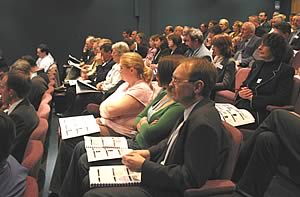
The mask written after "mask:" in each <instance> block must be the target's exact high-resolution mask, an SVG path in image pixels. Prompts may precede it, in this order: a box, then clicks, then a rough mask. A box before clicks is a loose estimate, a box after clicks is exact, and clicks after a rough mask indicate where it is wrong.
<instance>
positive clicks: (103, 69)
mask: <svg viewBox="0 0 300 197" xmlns="http://www.w3.org/2000/svg"><path fill="white" fill-rule="evenodd" d="M115 63H116V62H114V61H113V60H112V59H111V60H109V61H108V62H107V63H106V64H105V65H104V66H102V65H98V66H97V69H96V76H91V77H89V79H90V80H91V81H93V85H95V86H96V85H97V83H99V82H101V81H104V80H105V78H106V75H107V73H108V72H109V71H110V70H111V68H112V66H113V65H114V64H115Z"/></svg>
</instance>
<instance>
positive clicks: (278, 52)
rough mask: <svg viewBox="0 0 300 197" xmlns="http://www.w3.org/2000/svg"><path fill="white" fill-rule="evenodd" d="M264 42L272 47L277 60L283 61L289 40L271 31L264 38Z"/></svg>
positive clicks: (272, 52)
mask: <svg viewBox="0 0 300 197" xmlns="http://www.w3.org/2000/svg"><path fill="white" fill-rule="evenodd" d="M262 44H263V45H264V46H267V47H269V48H270V51H271V54H272V56H273V58H274V60H275V61H282V59H283V58H284V56H285V54H286V52H287V41H286V40H285V39H284V37H283V36H282V35H279V34H276V33H271V34H266V35H264V36H263V38H262Z"/></svg>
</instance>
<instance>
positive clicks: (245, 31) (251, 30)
mask: <svg viewBox="0 0 300 197" xmlns="http://www.w3.org/2000/svg"><path fill="white" fill-rule="evenodd" d="M241 33H242V36H241V37H242V39H244V40H245V39H249V38H251V37H252V36H253V35H254V34H255V25H254V24H253V23H251V22H245V23H244V24H243V26H242V29H241Z"/></svg>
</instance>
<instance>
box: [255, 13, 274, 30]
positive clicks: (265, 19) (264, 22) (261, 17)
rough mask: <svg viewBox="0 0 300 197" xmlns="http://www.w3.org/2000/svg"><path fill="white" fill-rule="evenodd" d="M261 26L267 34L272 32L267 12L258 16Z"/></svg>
mask: <svg viewBox="0 0 300 197" xmlns="http://www.w3.org/2000/svg"><path fill="white" fill-rule="evenodd" d="M258 20H259V23H260V24H259V26H261V27H262V28H263V29H264V31H265V32H269V31H270V30H271V24H270V23H269V21H268V15H267V13H266V12H265V11H262V12H260V13H259V14H258Z"/></svg>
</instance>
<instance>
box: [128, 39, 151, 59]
mask: <svg viewBox="0 0 300 197" xmlns="http://www.w3.org/2000/svg"><path fill="white" fill-rule="evenodd" d="M124 42H126V44H128V47H129V49H130V51H131V52H136V53H138V54H140V55H141V56H142V58H145V57H146V55H147V52H148V47H146V46H144V45H140V44H138V43H137V42H136V41H135V40H133V39H124Z"/></svg>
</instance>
